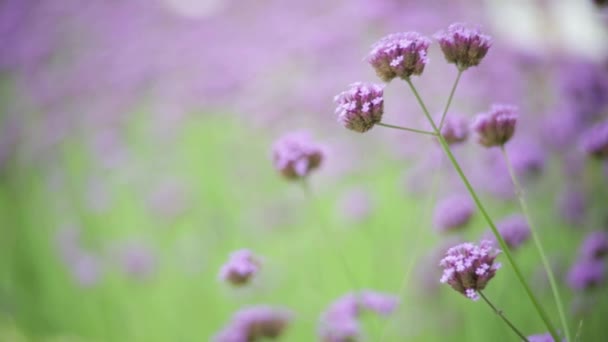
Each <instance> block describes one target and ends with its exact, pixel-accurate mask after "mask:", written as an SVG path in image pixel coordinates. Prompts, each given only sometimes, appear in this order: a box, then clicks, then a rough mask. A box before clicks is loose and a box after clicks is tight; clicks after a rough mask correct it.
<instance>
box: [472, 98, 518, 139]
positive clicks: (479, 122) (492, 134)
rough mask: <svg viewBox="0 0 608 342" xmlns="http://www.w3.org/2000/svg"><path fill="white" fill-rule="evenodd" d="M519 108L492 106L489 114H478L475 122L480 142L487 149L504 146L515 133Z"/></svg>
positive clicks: (475, 129) (474, 125) (474, 127)
mask: <svg viewBox="0 0 608 342" xmlns="http://www.w3.org/2000/svg"><path fill="white" fill-rule="evenodd" d="M516 123H517V108H516V107H514V106H508V105H498V104H495V105H492V108H490V111H489V112H488V113H482V114H478V115H477V117H476V118H475V121H474V122H473V130H474V131H475V132H476V133H477V136H478V142H479V143H480V144H481V145H483V146H485V147H492V146H502V145H504V144H505V143H506V142H507V141H509V139H511V137H512V136H513V133H515V124H516Z"/></svg>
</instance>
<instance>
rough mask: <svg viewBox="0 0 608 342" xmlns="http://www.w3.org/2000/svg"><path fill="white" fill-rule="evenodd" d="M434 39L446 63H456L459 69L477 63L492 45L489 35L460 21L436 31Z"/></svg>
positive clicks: (464, 68)
mask: <svg viewBox="0 0 608 342" xmlns="http://www.w3.org/2000/svg"><path fill="white" fill-rule="evenodd" d="M435 39H437V41H438V42H439V46H441V51H443V55H444V56H445V59H446V60H447V61H448V63H453V64H456V67H458V69H459V70H466V69H468V68H470V67H472V66H477V65H479V63H480V62H481V60H482V59H483V58H484V57H485V55H486V54H487V53H488V50H489V49H490V46H491V45H492V38H490V36H488V35H485V34H482V33H481V31H480V29H479V28H474V29H472V28H468V27H467V26H466V25H465V24H462V23H454V24H452V25H450V26H449V27H448V29H447V30H446V31H442V32H439V33H437V34H436V35H435Z"/></svg>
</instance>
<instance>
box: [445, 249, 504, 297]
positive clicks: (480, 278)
mask: <svg viewBox="0 0 608 342" xmlns="http://www.w3.org/2000/svg"><path fill="white" fill-rule="evenodd" d="M499 253H500V250H498V249H495V248H494V247H493V244H492V242H490V241H488V240H483V241H481V243H480V244H479V245H475V244H473V243H469V242H465V243H463V244H460V245H457V246H455V247H452V248H450V249H448V251H447V253H446V256H445V257H444V258H443V259H442V260H441V262H440V263H439V265H440V266H441V267H443V269H444V270H443V276H442V277H441V280H440V281H441V282H442V283H447V284H448V285H450V286H451V287H452V288H453V289H454V290H456V291H458V292H460V293H462V294H463V295H465V296H466V297H468V298H470V299H472V300H477V299H479V293H478V291H481V290H483V289H484V288H485V287H486V285H487V284H488V282H489V281H490V279H492V278H493V277H494V275H495V274H496V270H498V269H499V268H500V263H494V259H496V256H497V255H498V254H499Z"/></svg>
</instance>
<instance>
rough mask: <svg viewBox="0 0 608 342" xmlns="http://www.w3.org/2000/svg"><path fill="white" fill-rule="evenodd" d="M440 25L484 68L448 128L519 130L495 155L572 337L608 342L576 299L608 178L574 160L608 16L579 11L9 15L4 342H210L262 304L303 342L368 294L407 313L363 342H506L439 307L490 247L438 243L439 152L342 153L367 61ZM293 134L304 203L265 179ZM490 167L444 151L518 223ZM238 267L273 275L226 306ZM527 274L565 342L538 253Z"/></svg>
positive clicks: (390, 139) (455, 189) (520, 313)
mask: <svg viewBox="0 0 608 342" xmlns="http://www.w3.org/2000/svg"><path fill="white" fill-rule="evenodd" d="M453 22H467V23H471V24H474V25H477V24H479V25H481V27H482V28H483V31H484V32H486V33H488V34H490V35H491V36H492V37H493V38H494V44H493V46H492V48H491V49H490V52H489V53H488V55H487V56H486V58H485V59H484V61H483V62H482V63H481V65H480V66H479V67H476V68H473V69H470V70H469V71H467V72H466V73H465V74H464V76H463V79H462V82H461V85H460V87H459V89H458V90H457V92H456V98H455V100H454V104H453V107H452V108H453V110H454V111H455V112H458V113H461V114H463V115H465V116H467V117H472V116H473V115H474V114H475V113H478V112H481V111H485V110H487V108H488V107H489V105H490V104H492V103H510V104H514V105H517V106H518V107H519V108H520V122H519V125H518V131H517V133H516V136H515V138H514V139H513V141H512V142H511V143H509V145H508V149H509V152H510V153H511V154H512V156H513V159H514V164H515V169H516V172H517V173H518V175H520V176H521V177H522V178H523V179H524V180H525V182H524V183H525V187H526V194H527V195H528V197H529V199H530V202H531V206H532V211H533V218H534V220H535V222H537V223H538V226H539V228H540V235H541V240H542V241H543V243H544V245H545V247H546V249H547V252H548V255H549V258H550V260H551V263H552V265H553V267H554V269H555V272H556V275H557V277H558V281H559V283H560V290H561V293H562V295H563V297H564V300H565V304H566V307H567V315H568V319H569V323H570V325H571V329H572V330H573V331H575V332H577V333H578V334H579V337H580V340H581V341H602V340H603V338H605V331H606V329H605V317H606V315H608V291H607V289H606V287H605V286H604V285H603V284H602V283H601V282H599V283H598V284H595V286H592V287H590V288H584V289H580V288H579V289H573V288H571V287H570V286H568V281H567V278H568V271H569V269H570V267H571V266H572V265H573V264H574V263H575V262H576V258H577V255H578V254H577V253H578V250H579V244H580V242H581V241H582V240H583V239H584V237H585V236H586V234H587V233H589V232H591V231H596V230H606V229H608V217H607V214H608V212H607V211H606V203H607V199H608V189H607V186H606V184H607V180H608V164H606V162H602V161H598V160H594V159H592V158H589V157H588V156H587V155H586V154H585V153H584V152H583V151H581V149H580V144H579V139H580V138H581V136H582V135H584V133H585V132H586V130H587V129H588V128H589V127H590V126H592V125H594V124H595V123H597V122H601V121H602V120H606V118H607V117H608V59H607V56H608V39H607V38H608V31H607V30H608V27H607V26H608V12H606V9H602V8H601V7H600V6H598V5H596V4H594V3H593V2H592V1H577V0H570V1H569V0H561V1H560V0H553V1H551V0H545V1H529V0H519V1H513V0H511V1H498V0H495V1H490V0H488V1H474V0H471V1H465V0H449V1H448V0H445V1H444V0H438V1H413V0H382V1H377V0H354V1H342V0H334V1H321V0H311V1H279V0H264V1H236V0H225V1H222V0H199V1H195V0H154V1H143V0H128V1H115V0H97V1H76V0H55V1H35V0H2V1H0V51H1V52H0V101H1V104H2V105H1V107H0V108H1V111H0V341H208V340H210V339H211V338H212V336H214V335H215V334H216V333H217V332H218V331H220V330H221V329H222V328H223V327H224V326H225V325H226V324H227V323H228V321H229V320H230V317H231V316H232V314H233V313H234V312H235V311H236V310H238V309H239V308H242V307H244V306H247V305H252V304H270V305H278V306H282V307H287V308H289V309H290V310H292V311H293V312H294V320H293V322H292V324H291V325H290V326H289V328H288V329H287V331H286V333H285V335H284V336H283V339H282V340H284V341H315V340H317V330H318V324H319V317H320V315H321V313H322V312H323V311H324V310H325V309H326V308H327V307H328V306H329V305H330V304H331V303H332V301H334V300H335V299H337V298H339V297H340V296H342V295H344V294H346V293H349V292H351V291H355V290H358V289H373V290H377V291H382V292H387V293H392V294H395V295H398V296H399V298H400V306H399V309H398V310H397V311H396V312H395V313H394V314H393V315H391V316H389V317H375V316H373V315H369V316H365V317H363V318H362V321H361V324H362V333H361V336H360V339H361V340H363V341H489V340H493V341H513V340H515V338H514V337H513V335H512V333H511V332H510V331H509V330H508V328H507V327H506V326H504V325H503V323H502V322H501V321H500V320H499V319H498V318H497V317H495V316H494V315H493V314H492V312H491V311H490V310H489V308H488V307H487V306H485V305H484V304H483V303H482V302H472V301H470V300H468V299H466V298H464V297H463V296H461V295H459V294H457V293H456V292H454V291H453V290H451V289H450V288H449V287H448V286H446V285H442V284H439V277H440V270H439V269H438V267H437V262H438V258H439V256H438V254H439V253H440V252H439V251H441V250H442V248H445V246H446V245H450V244H453V243H454V242H456V241H464V240H470V241H476V240H478V239H479V238H481V237H482V236H483V234H485V233H486V232H487V227H486V225H485V223H484V221H483V219H482V218H481V217H480V215H479V214H478V213H475V214H474V216H473V218H472V221H471V222H470V223H469V225H468V226H467V227H466V228H465V229H462V230H460V231H458V232H451V233H445V232H444V233H440V232H439V231H438V230H437V229H435V228H434V227H433V216H434V210H435V207H436V203H437V202H438V201H440V200H441V199H442V198H444V197H446V196H450V195H453V194H460V193H464V188H463V187H462V185H461V184H460V182H459V180H458V178H457V175H456V174H454V173H453V171H452V170H451V167H450V165H449V164H448V163H447V161H446V160H445V159H444V157H443V156H442V154H441V151H440V150H439V148H438V146H437V144H435V143H434V142H433V141H432V140H430V139H428V138H426V137H424V136H422V137H421V136H416V135H411V134H407V133H405V132H399V131H392V130H389V129H386V128H382V127H376V128H374V129H373V130H371V131H370V132H369V133H366V134H358V133H354V132H352V131H348V130H346V129H344V128H343V127H341V126H340V125H339V124H338V123H337V122H336V116H335V114H334V104H333V96H334V95H336V94H337V93H339V92H341V91H342V90H344V89H345V88H346V86H347V85H348V84H350V83H352V82H355V81H371V82H379V81H378V80H377V79H376V77H375V75H374V72H373V70H372V69H371V67H370V66H369V65H368V64H367V63H366V62H365V60H364V59H365V57H366V55H367V53H368V52H369V47H370V45H371V44H372V43H373V42H375V41H376V40H378V39H379V38H380V37H382V36H384V35H386V34H388V33H392V32H401V31H411V30H414V31H419V32H421V33H423V34H425V35H429V36H430V35H432V34H434V33H435V32H437V31H439V30H441V29H445V28H446V27H447V26H448V25H449V24H451V23H453ZM430 60H431V62H430V63H429V65H428V66H427V68H426V70H425V72H424V74H423V75H422V76H421V77H420V78H416V79H415V83H416V84H417V85H418V86H419V89H420V91H421V93H422V96H423V98H425V99H427V102H428V105H429V107H430V109H431V110H432V111H434V112H439V111H440V110H441V109H442V108H443V105H444V103H445V100H446V98H447V95H448V93H449V89H450V86H451V83H452V82H453V79H454V78H455V76H456V70H455V68H454V67H453V65H448V64H446V63H445V61H444V59H443V56H442V55H441V52H440V50H439V48H438V46H437V45H436V44H434V45H433V46H432V47H431V49H430ZM385 103H386V105H385V106H386V107H385V108H386V113H385V121H387V122H390V123H393V124H402V125H407V126H410V127H425V126H424V117H423V115H422V112H421V111H420V109H419V108H418V107H417V104H416V103H415V101H414V97H413V96H412V94H411V93H410V92H409V91H408V90H407V87H406V85H405V83H403V82H392V83H391V84H389V85H388V86H387V88H386V90H385ZM293 131H307V132H309V133H310V134H311V136H312V137H313V138H314V139H315V140H316V141H317V142H319V143H320V144H323V145H324V146H325V148H326V158H325V160H324V163H323V165H322V167H321V168H320V169H319V170H318V171H316V172H315V173H313V174H312V175H311V177H310V185H311V189H312V192H313V193H314V197H313V198H312V199H311V198H310V197H307V196H306V194H305V192H304V191H303V189H302V187H301V186H300V184H298V183H294V182H289V181H287V180H285V179H283V178H281V176H280V174H279V173H278V172H277V171H276V170H275V169H273V166H272V160H271V152H270V149H271V146H272V143H273V141H274V140H276V139H277V138H278V137H280V136H282V135H283V134H285V133H288V132H293ZM495 152H497V151H494V150H486V149H482V148H481V147H479V146H477V145H476V144H474V143H472V142H470V143H467V144H465V145H463V146H458V147H457V148H455V153H456V154H457V156H458V158H459V159H460V160H461V161H462V162H463V164H464V167H465V171H466V172H467V174H468V175H469V176H470V177H471V179H472V180H473V183H474V185H475V186H476V188H477V189H478V190H479V191H480V192H481V194H482V198H483V200H484V202H485V203H486V204H487V207H488V208H489V210H490V213H491V215H492V216H493V217H494V218H496V219H497V220H499V219H501V218H502V217H506V216H508V215H511V214H514V213H517V212H518V209H517V206H516V201H514V196H513V189H512V187H511V185H510V180H509V178H508V174H507V172H506V168H505V166H504V164H503V163H502V162H501V159H500V155H499V154H497V153H495ZM321 227H325V229H326V230H327V231H329V233H330V234H329V236H330V237H331V238H327V236H325V235H323V234H322V230H321ZM241 248H248V249H250V250H252V251H253V252H254V253H256V255H259V256H260V258H261V259H262V260H263V267H262V270H261V272H260V273H259V274H258V275H256V278H255V281H254V282H253V283H251V284H249V285H248V286H246V287H242V288H235V287H233V286H230V285H229V284H225V283H223V282H221V281H220V280H219V279H218V272H219V269H220V267H221V265H222V264H223V263H225V262H226V261H227V259H228V256H229V254H230V253H231V252H232V251H234V250H237V249H241ZM337 254H339V255H342V257H343V258H344V260H345V261H346V263H347V264H348V266H349V268H350V269H352V271H353V274H354V277H349V276H348V275H347V272H346V271H345V269H344V264H343V263H342V261H341V260H340V258H338V257H336V255H337ZM500 259H501V257H499V260H500ZM516 259H517V262H519V263H521V264H522V267H523V270H524V272H525V274H526V275H527V276H528V277H529V281H530V282H531V284H532V286H533V288H534V290H535V291H536V292H537V293H538V294H539V296H540V298H541V300H542V302H543V304H544V305H545V306H546V308H547V309H548V311H549V313H550V316H551V318H552V320H553V321H554V322H555V323H557V322H558V316H557V314H556V311H555V305H554V302H553V300H552V297H551V293H550V289H549V286H548V283H547V280H546V277H545V276H544V274H543V272H542V270H541V268H540V258H539V257H538V255H537V253H536V251H535V250H534V248H533V246H532V245H530V244H528V245H525V246H523V247H522V248H521V249H520V250H518V251H517V252H516ZM353 278H354V279H353ZM486 294H487V295H488V296H489V297H490V298H492V299H493V301H494V303H495V304H496V305H497V306H498V307H500V308H501V309H502V310H504V312H505V313H506V314H507V315H508V316H509V317H510V318H511V319H512V320H513V321H514V323H515V324H516V325H517V326H518V327H520V328H521V330H523V331H524V332H525V333H527V334H534V333H543V332H545V331H546V330H545V328H544V326H543V324H542V321H541V320H540V319H539V318H538V317H537V316H536V315H535V314H534V311H533V308H532V306H531V305H530V303H529V302H528V300H527V299H526V297H525V294H524V292H523V291H522V288H521V286H520V285H519V284H518V282H517V280H516V278H515V277H514V274H513V272H512V270H511V269H510V268H509V267H508V265H505V267H503V269H501V270H500V271H499V272H498V274H497V276H496V278H495V279H494V280H493V281H492V282H491V283H490V285H489V286H488V289H487V291H486Z"/></svg>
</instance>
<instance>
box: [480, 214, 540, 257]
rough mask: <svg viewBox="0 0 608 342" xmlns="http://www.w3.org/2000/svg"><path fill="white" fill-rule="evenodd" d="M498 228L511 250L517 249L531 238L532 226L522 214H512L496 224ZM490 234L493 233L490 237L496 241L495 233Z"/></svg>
mask: <svg viewBox="0 0 608 342" xmlns="http://www.w3.org/2000/svg"><path fill="white" fill-rule="evenodd" d="M496 228H497V229H498V233H499V234H500V236H502V238H503V240H505V243H506V244H507V246H508V247H509V249H510V250H516V249H517V248H519V247H520V246H521V245H523V244H524V243H525V242H526V241H528V239H529V238H530V227H528V222H526V219H525V218H524V217H523V216H521V215H512V216H509V217H507V218H505V219H503V220H502V221H500V222H498V223H497V224H496ZM489 235H491V237H490V238H489V239H490V240H493V241H494V242H496V238H495V237H494V235H493V234H491V233H490V234H489Z"/></svg>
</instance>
